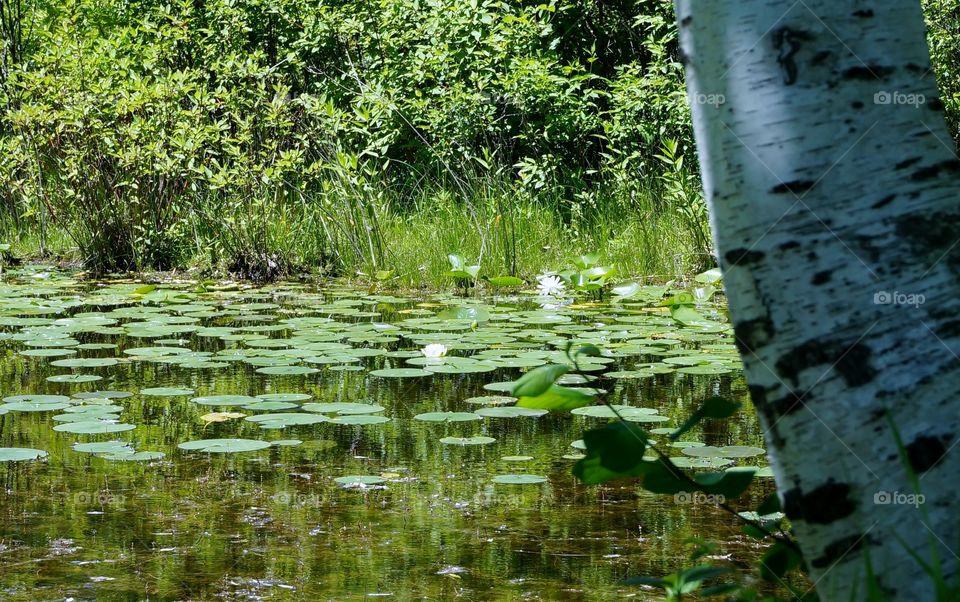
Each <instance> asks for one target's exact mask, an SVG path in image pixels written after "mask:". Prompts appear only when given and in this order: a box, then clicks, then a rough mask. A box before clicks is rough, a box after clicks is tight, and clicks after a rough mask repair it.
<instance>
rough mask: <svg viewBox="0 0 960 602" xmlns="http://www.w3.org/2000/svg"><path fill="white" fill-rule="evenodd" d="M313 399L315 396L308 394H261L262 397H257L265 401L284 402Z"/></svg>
mask: <svg viewBox="0 0 960 602" xmlns="http://www.w3.org/2000/svg"><path fill="white" fill-rule="evenodd" d="M312 397H313V395H310V394H308V393H261V394H260V395H257V399H262V400H263V401H284V402H293V401H306V400H308V399H310V398H312Z"/></svg>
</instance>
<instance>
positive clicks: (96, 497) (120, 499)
mask: <svg viewBox="0 0 960 602" xmlns="http://www.w3.org/2000/svg"><path fill="white" fill-rule="evenodd" d="M126 501H127V498H126V496H124V495H121V494H119V493H111V492H109V491H77V492H74V494H73V503H74V504H76V505H78V506H101V507H103V506H112V507H120V506H123V505H124V504H125V503H126Z"/></svg>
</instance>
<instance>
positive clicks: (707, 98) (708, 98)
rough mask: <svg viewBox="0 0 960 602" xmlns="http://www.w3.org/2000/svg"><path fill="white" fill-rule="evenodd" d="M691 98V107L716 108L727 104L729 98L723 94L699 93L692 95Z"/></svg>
mask: <svg viewBox="0 0 960 602" xmlns="http://www.w3.org/2000/svg"><path fill="white" fill-rule="evenodd" d="M689 98H690V104H691V105H707V106H711V107H714V108H716V107H719V106H720V105H722V104H725V103H726V102H727V97H726V96H724V95H723V94H703V93H701V92H698V93H696V94H690V95H689Z"/></svg>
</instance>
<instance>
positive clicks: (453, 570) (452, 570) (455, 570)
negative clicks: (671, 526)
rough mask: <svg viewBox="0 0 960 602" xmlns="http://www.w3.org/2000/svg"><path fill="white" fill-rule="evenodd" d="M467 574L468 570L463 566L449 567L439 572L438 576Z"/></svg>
mask: <svg viewBox="0 0 960 602" xmlns="http://www.w3.org/2000/svg"><path fill="white" fill-rule="evenodd" d="M466 572H467V569H465V568H463V567H462V566H455V565H449V566H445V567H443V568H442V569H440V570H439V571H437V574H438V575H461V574H463V573H466Z"/></svg>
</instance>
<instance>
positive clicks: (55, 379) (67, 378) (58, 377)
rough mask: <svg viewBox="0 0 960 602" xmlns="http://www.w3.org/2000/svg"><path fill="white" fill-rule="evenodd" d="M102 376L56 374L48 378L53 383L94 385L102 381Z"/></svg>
mask: <svg viewBox="0 0 960 602" xmlns="http://www.w3.org/2000/svg"><path fill="white" fill-rule="evenodd" d="M102 378H103V377H102V376H97V375H96V374H54V375H53V376H48V377H47V380H48V381H49V382H52V383H73V384H78V383H92V382H94V381H98V380H100V379H102Z"/></svg>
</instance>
